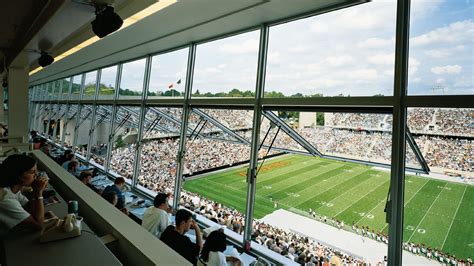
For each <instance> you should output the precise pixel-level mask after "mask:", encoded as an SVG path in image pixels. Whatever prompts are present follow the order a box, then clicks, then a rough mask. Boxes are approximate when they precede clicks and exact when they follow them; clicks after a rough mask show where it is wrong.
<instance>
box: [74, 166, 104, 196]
mask: <svg viewBox="0 0 474 266" xmlns="http://www.w3.org/2000/svg"><path fill="white" fill-rule="evenodd" d="M91 179H92V173H91V172H87V171H83V172H81V174H80V175H79V180H81V182H82V183H83V184H84V185H86V186H88V187H89V188H90V189H92V190H94V191H95V192H96V193H98V194H102V191H100V189H98V188H96V187H94V185H92V184H91V183H90V182H91Z"/></svg>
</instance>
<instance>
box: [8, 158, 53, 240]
mask: <svg viewBox="0 0 474 266" xmlns="http://www.w3.org/2000/svg"><path fill="white" fill-rule="evenodd" d="M37 173H38V170H37V169H36V160H35V159H33V158H31V157H29V156H26V155H17V154H15V155H11V156H9V157H8V158H7V159H5V161H3V163H2V164H1V165H0V175H1V176H0V235H3V234H6V233H7V232H8V231H10V229H12V228H14V227H17V226H26V227H30V228H35V229H38V230H39V229H41V228H42V226H43V221H44V205H43V196H42V194H43V191H44V189H45V188H46V185H47V184H48V180H47V178H46V177H39V178H37ZM24 186H31V187H32V189H33V198H32V200H31V201H29V200H28V199H27V198H26V197H25V196H23V194H21V192H20V191H21V189H22V188H23V187H24Z"/></svg>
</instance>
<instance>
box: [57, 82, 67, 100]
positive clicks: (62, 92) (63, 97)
mask: <svg viewBox="0 0 474 266" xmlns="http://www.w3.org/2000/svg"><path fill="white" fill-rule="evenodd" d="M69 81H70V78H65V79H63V80H61V86H60V87H61V89H60V98H59V99H60V100H67V99H68V97H69Z"/></svg>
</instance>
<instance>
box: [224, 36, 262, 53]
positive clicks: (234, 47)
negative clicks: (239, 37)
mask: <svg viewBox="0 0 474 266" xmlns="http://www.w3.org/2000/svg"><path fill="white" fill-rule="evenodd" d="M219 50H220V51H223V52H227V53H231V54H247V53H255V52H258V40H256V39H249V40H246V41H244V42H243V43H239V44H224V45H222V46H220V47H219Z"/></svg>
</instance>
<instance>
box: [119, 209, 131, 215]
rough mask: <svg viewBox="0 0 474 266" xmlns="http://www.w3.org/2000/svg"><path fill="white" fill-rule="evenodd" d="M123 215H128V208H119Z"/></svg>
mask: <svg viewBox="0 0 474 266" xmlns="http://www.w3.org/2000/svg"><path fill="white" fill-rule="evenodd" d="M120 210H121V211H122V212H123V213H124V214H125V215H129V212H128V209H127V208H125V207H124V208H122V209H120Z"/></svg>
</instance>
